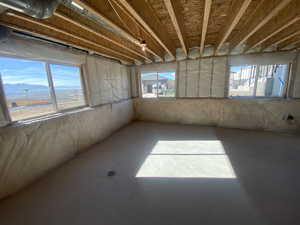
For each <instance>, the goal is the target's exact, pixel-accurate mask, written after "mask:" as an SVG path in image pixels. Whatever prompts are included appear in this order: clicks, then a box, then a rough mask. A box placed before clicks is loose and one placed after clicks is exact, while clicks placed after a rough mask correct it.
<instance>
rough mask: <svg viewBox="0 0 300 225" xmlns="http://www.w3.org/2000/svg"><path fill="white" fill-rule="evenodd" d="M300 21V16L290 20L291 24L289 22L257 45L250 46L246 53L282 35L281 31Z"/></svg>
mask: <svg viewBox="0 0 300 225" xmlns="http://www.w3.org/2000/svg"><path fill="white" fill-rule="evenodd" d="M299 20H300V16H296V17H295V18H293V19H292V20H290V21H289V22H287V23H286V24H285V25H283V26H280V27H278V28H277V29H275V30H274V31H273V32H272V33H270V34H268V35H267V36H266V37H265V38H263V39H261V40H260V41H258V42H256V44H254V45H252V46H249V47H248V48H247V49H246V51H245V52H247V51H248V50H250V49H252V48H256V47H257V46H259V45H261V44H262V43H264V42H266V41H267V40H269V39H270V38H271V37H273V36H275V35H276V34H278V33H280V32H281V31H283V30H284V29H285V28H287V27H289V26H291V25H292V24H294V23H296V22H297V21H299Z"/></svg>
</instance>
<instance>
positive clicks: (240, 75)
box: [229, 64, 288, 97]
mask: <svg viewBox="0 0 300 225" xmlns="http://www.w3.org/2000/svg"><path fill="white" fill-rule="evenodd" d="M257 70H258V71H257ZM287 75H288V65H276V64H274V65H260V66H256V65H252V66H233V67H231V68H230V81H229V96H242V97H246V96H257V97H282V96H283V95H284V92H285V87H286V82H287Z"/></svg>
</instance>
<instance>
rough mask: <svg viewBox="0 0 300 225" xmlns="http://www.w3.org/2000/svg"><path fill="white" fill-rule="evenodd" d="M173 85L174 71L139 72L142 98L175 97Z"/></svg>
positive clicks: (174, 85) (174, 84) (174, 80)
mask: <svg viewBox="0 0 300 225" xmlns="http://www.w3.org/2000/svg"><path fill="white" fill-rule="evenodd" d="M175 87H176V76H175V72H165V73H142V74H141V88H142V95H143V98H157V97H159V98H164V97H175V92H176V89H175Z"/></svg>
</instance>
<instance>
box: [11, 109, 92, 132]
mask: <svg viewBox="0 0 300 225" xmlns="http://www.w3.org/2000/svg"><path fill="white" fill-rule="evenodd" d="M88 110H94V109H93V108H92V107H90V106H81V107H77V108H72V109H66V110H63V111H59V112H55V113H50V114H47V115H44V116H38V117H31V118H28V119H23V120H18V121H12V122H11V123H10V124H8V126H9V127H17V126H24V125H29V124H32V123H37V122H41V121H46V120H51V119H55V118H59V117H63V116H67V115H72V114H75V113H79V112H83V111H88Z"/></svg>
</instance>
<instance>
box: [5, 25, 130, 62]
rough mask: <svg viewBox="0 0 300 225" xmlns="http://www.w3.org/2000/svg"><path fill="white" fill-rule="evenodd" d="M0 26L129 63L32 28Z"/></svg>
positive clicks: (115, 56) (125, 59)
mask: <svg viewBox="0 0 300 225" xmlns="http://www.w3.org/2000/svg"><path fill="white" fill-rule="evenodd" d="M0 25H2V26H6V27H9V28H11V29H13V30H17V31H21V32H24V33H27V34H31V35H33V36H37V37H41V38H44V39H47V40H50V41H54V42H58V43H62V44H65V45H69V46H72V47H77V48H81V49H83V50H86V51H93V52H95V53H98V54H100V55H107V56H110V57H113V58H115V59H119V60H120V59H121V60H123V61H126V62H127V61H128V59H127V58H123V57H120V56H118V55H114V54H109V55H108V54H105V53H103V51H98V50H97V49H95V48H90V47H86V46H83V45H79V44H77V43H72V41H70V40H64V39H62V38H60V37H54V36H52V35H49V34H42V33H41V32H37V31H34V30H32V29H30V28H27V27H21V26H19V25H16V24H12V23H8V22H3V21H0Z"/></svg>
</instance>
